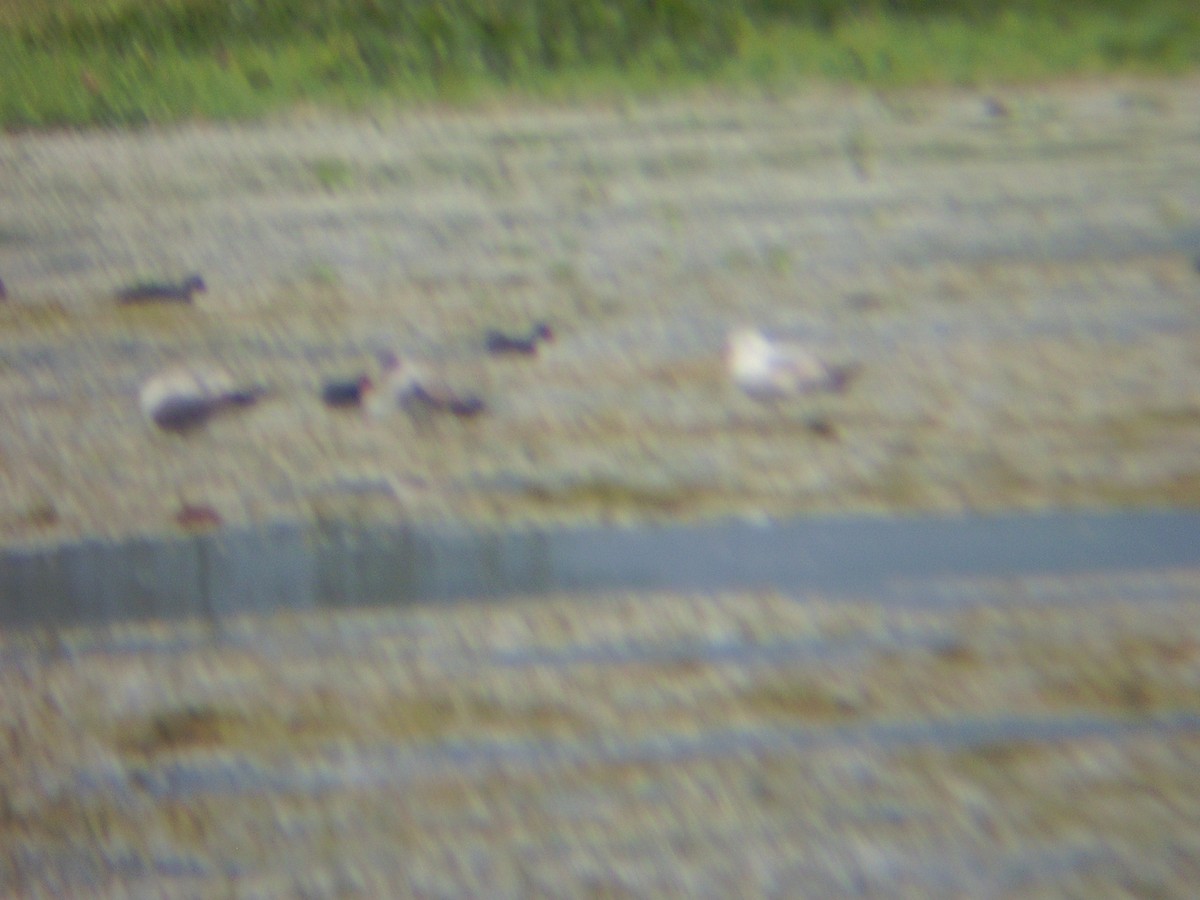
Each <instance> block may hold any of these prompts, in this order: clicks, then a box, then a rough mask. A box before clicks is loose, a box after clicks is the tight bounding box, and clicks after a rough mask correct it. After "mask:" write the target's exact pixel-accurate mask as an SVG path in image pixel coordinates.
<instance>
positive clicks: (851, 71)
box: [0, 0, 1200, 127]
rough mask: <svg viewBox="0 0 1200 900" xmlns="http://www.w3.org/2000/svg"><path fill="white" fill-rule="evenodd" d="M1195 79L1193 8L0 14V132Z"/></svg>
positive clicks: (59, 9) (173, 9)
mask: <svg viewBox="0 0 1200 900" xmlns="http://www.w3.org/2000/svg"><path fill="white" fill-rule="evenodd" d="M1198 63H1200V8H1198V7H1197V6H1196V5H1195V4H1193V3H1190V2H1187V0H1158V2H1153V3H1149V4H1134V3H1130V2H1125V0H1102V2H1093V3H1087V4H1080V3H1074V4H1053V3H1050V2H1048V0H1023V2H1016V3H1009V4H1005V5H1004V8H1003V9H1002V10H999V11H997V10H995V9H994V5H993V4H984V3H981V2H978V0H906V2H892V3H888V4H881V3H878V2H861V0H860V2H851V3H841V2H837V3H835V2H831V0H796V2H788V3H784V2H780V0H741V2H720V0H676V2H672V3H669V4H667V3H653V4H646V3H638V2H634V0H617V2H612V0H608V2H600V0H591V2H586V3H576V2H573V0H537V2H534V0H513V2H508V3H499V4H498V3H483V2H480V0H452V2H432V0H424V2H413V3H391V4H384V3H378V2H368V0H254V2H245V3H237V4H230V3H226V2H224V0H171V2H149V0H113V2H108V3H103V4H98V3H94V2H84V0H26V2H21V3H11V4H6V5H5V6H4V7H3V8H0V83H3V84H4V85H5V87H6V90H5V91H4V92H3V94H2V96H0V124H3V125H5V126H8V127H22V126H26V127H27V126H59V125H97V124H98V125H131V124H146V123H160V122H169V121H177V120H181V119H190V118H208V117H212V118H246V117H255V116H260V115H262V114H264V113H266V112H269V111H271V110H274V109H279V108H282V107H286V106H289V105H294V104H297V103H311V102H318V103H321V104H328V105H334V106H349V107H351V108H361V107H363V106H365V105H369V104H372V103H377V102H381V101H382V102H386V101H393V102H395V101H399V102H428V101H454V102H478V101H485V100H487V99H492V98H496V97H502V96H511V95H513V94H518V95H530V96H535V97H541V98H550V99H562V98H566V97H578V96H584V97H602V96H606V95H623V94H628V93H646V92H657V91H662V90H679V89H687V88H690V87H695V86H698V85H701V84H713V85H717V86H722V87H740V88H754V89H772V90H773V89H779V88H783V87H787V86H789V85H794V84H796V83H798V82H800V81H804V80H811V79H819V80H824V81H834V82H854V83H866V84H871V85H875V86H879V87H889V86H897V85H911V84H930V83H946V82H951V83H957V84H974V83H981V82H992V81H1027V80H1030V79H1037V78H1044V77H1049V76H1062V75H1079V74H1098V73H1110V72H1130V71H1133V72H1153V73H1175V72H1181V71H1184V70H1188V69H1194V68H1195V67H1196V66H1197V64H1198ZM997 114H998V115H1002V114H1003V108H1002V106H997Z"/></svg>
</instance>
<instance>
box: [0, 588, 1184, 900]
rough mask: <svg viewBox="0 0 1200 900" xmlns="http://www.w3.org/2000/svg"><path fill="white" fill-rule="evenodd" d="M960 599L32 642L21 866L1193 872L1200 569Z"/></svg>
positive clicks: (188, 879) (232, 879) (451, 884)
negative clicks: (934, 604) (951, 604)
mask: <svg viewBox="0 0 1200 900" xmlns="http://www.w3.org/2000/svg"><path fill="white" fill-rule="evenodd" d="M928 588H929V589H930V590H931V591H932V590H938V591H941V592H946V591H951V592H953V593H954V594H955V596H957V597H958V598H959V600H960V601H961V604H962V605H961V606H960V607H959V608H956V609H947V608H946V607H945V606H944V605H940V604H939V606H938V608H928V607H923V606H922V604H920V603H919V602H918V603H915V604H913V605H910V606H907V607H895V606H892V607H886V606H883V605H880V604H878V603H876V602H874V601H870V600H865V599H862V598H855V597H832V596H823V595H815V594H814V595H807V596H804V597H784V596H781V595H777V594H765V593H738V594H720V595H716V596H679V595H669V594H654V593H650V594H647V593H642V594H634V595H623V594H596V595H588V596H582V597H581V596H578V595H576V596H569V597H564V596H557V597H547V598H538V599H532V600H518V601H512V602H508V603H504V604H496V605H491V606H488V605H476V604H461V605H453V606H447V607H442V608H438V609H434V608H424V609H409V610H391V611H372V612H357V613H352V612H342V613H325V614H312V613H305V614H299V615H296V614H291V615H281V616H275V617H265V618H264V617H255V618H245V619H233V620H226V621H225V622H223V623H220V624H219V625H217V626H215V627H214V626H212V625H207V626H204V625H199V624H193V625H174V626H170V627H168V626H163V625H154V624H143V625H126V626H114V627H110V628H104V629H90V630H69V631H62V632H59V633H57V634H53V635H49V634H47V635H38V634H36V633H26V634H9V635H7V636H4V637H3V638H2V639H0V721H2V722H3V725H4V728H3V731H0V750H2V751H3V756H4V759H5V760H6V762H5V764H4V765H3V766H0V797H3V801H4V802H3V806H2V807H0V848H2V849H0V888H2V889H3V890H4V892H5V893H6V895H26V894H32V893H34V891H35V890H37V889H44V890H52V891H54V892H55V893H59V894H63V893H69V894H72V895H78V894H80V893H88V894H96V895H109V896H120V895H125V894H126V893H127V892H133V893H134V894H135V895H143V894H144V893H145V892H158V891H165V892H167V894H168V895H171V896H174V895H186V896H195V897H206V896H227V895H228V894H229V893H230V892H233V893H235V894H237V895H239V896H243V895H256V896H258V895H271V896H298V895H305V896H401V895H405V896H407V895H420V896H462V895H465V894H469V895H475V896H489V897H497V896H503V897H517V896H530V895H545V894H549V895H554V896H580V895H591V894H597V895H603V896H613V895H617V896H650V895H687V896H713V897H718V896H720V897H727V896H734V895H743V896H745V895H755V896H760V895H767V896H780V897H783V896H879V897H895V896H905V897H945V896H1022V897H1026V896H1088V897H1114V896H1160V897H1188V896H1192V895H1193V891H1194V885H1195V883H1196V880H1197V878H1200V867H1198V866H1200V862H1198V861H1200V774H1198V773H1200V767H1198V766H1200V703H1198V700H1200V693H1198V691H1200V677H1198V675H1197V673H1198V672H1200V626H1198V624H1197V618H1196V616H1195V608H1196V604H1197V602H1200V573H1197V572H1196V571H1194V570H1192V571H1186V570H1185V571H1178V572H1173V573H1129V574H1127V575H1124V576H1120V577H1114V576H1106V577H1104V578H1093V577H1086V576H1085V577H1078V578H1073V579H1060V578H1050V577H1039V578H1025V579H1002V580H972V579H960V580H958V581H957V582H955V583H954V584H938V583H936V582H932V583H930V584H929V585H928ZM980 601H984V602H982V603H981V602H980Z"/></svg>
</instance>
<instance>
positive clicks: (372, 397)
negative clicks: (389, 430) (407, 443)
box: [363, 351, 486, 418]
mask: <svg viewBox="0 0 1200 900" xmlns="http://www.w3.org/2000/svg"><path fill="white" fill-rule="evenodd" d="M379 361H380V364H381V365H382V366H383V374H382V376H381V377H380V379H379V383H378V384H374V383H370V384H368V386H367V387H366V389H365V391H364V394H363V403H364V405H365V406H366V408H367V412H368V414H370V415H371V416H373V417H375V418H380V417H382V416H385V415H387V414H388V413H389V412H391V411H392V410H395V409H406V410H410V411H417V410H421V409H426V410H437V411H444V412H449V413H453V414H454V415H456V416H464V417H470V416H474V415H477V414H478V413H481V412H483V410H484V409H485V408H486V405H485V404H484V402H483V400H482V399H481V398H480V397H477V396H475V395H474V394H463V393H460V392H458V391H456V390H455V389H454V388H452V387H450V385H448V384H447V383H446V382H445V381H443V380H442V379H440V378H438V377H436V376H435V375H434V374H433V373H432V372H431V371H430V370H429V369H428V368H427V367H425V366H423V365H421V364H420V363H414V362H406V361H404V360H401V359H399V358H398V357H397V356H396V355H395V354H394V353H391V352H388V351H385V352H383V353H380V354H379Z"/></svg>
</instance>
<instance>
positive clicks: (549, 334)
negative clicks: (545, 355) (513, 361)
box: [483, 322, 554, 356]
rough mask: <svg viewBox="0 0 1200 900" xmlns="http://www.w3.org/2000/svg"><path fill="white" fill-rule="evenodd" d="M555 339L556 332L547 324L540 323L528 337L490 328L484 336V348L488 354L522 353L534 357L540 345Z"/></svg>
mask: <svg viewBox="0 0 1200 900" xmlns="http://www.w3.org/2000/svg"><path fill="white" fill-rule="evenodd" d="M553 339H554V332H553V331H552V330H551V328H550V326H549V325H547V324H546V323H545V322H538V323H537V324H535V325H534V326H533V329H532V330H531V331H530V332H529V334H527V335H511V334H505V333H504V332H502V331H497V330H496V329H494V328H489V329H488V331H487V333H486V334H485V335H484V338H483V340H484V346H486V347H487V351H488V353H495V354H497V355H499V354H502V353H522V354H525V355H526V356H532V355H533V354H534V353H537V348H538V344H540V343H542V342H543V341H551V340H553Z"/></svg>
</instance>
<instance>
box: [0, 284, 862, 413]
mask: <svg viewBox="0 0 1200 900" xmlns="http://www.w3.org/2000/svg"><path fill="white" fill-rule="evenodd" d="M206 290H207V286H206V285H205V283H204V279H203V278H202V277H201V276H200V275H189V276H187V277H186V278H184V279H183V280H182V281H180V282H178V283H172V282H145V283H139V284H134V285H131V286H129V287H126V288H123V289H121V290H119V291H117V293H116V295H115V299H116V301H117V303H119V304H121V305H142V304H149V303H182V304H190V303H193V302H194V296H195V295H196V294H199V293H204V292H205V291H206ZM6 297H7V293H6V291H5V287H4V283H3V282H2V281H0V299H4V298H6ZM553 340H554V331H553V329H552V328H551V327H550V325H549V324H547V323H545V322H535V323H534V324H533V325H532V326H531V327H530V329H529V330H528V331H526V332H524V333H517V334H511V333H507V332H504V331H500V330H498V329H494V328H493V329H488V330H487V331H485V332H484V334H483V336H482V341H481V345H482V350H483V351H485V352H487V353H489V354H492V355H496V356H536V355H537V353H538V349H539V347H540V346H541V345H542V344H545V343H547V342H551V341H553ZM376 359H377V361H378V364H379V372H378V373H377V374H376V375H374V376H372V375H370V374H367V373H361V374H358V375H355V376H353V377H351V378H345V379H330V380H326V381H325V382H324V383H323V384H322V386H321V391H320V397H321V400H322V402H323V403H324V404H325V405H326V406H328V407H331V408H334V409H339V408H340V409H344V408H351V409H355V408H357V409H361V410H363V411H364V412H365V414H366V415H367V416H368V417H369V418H371V419H380V418H383V417H385V416H387V415H388V414H389V413H391V412H393V411H396V410H406V411H409V412H417V411H427V412H443V413H447V414H450V415H453V416H457V417H460V418H472V417H475V416H478V415H480V414H481V413H483V412H485V411H486V409H487V404H486V402H485V400H484V399H483V398H482V397H480V396H479V395H477V394H474V393H468V392H463V391H460V390H459V389H457V388H455V387H454V386H452V385H451V384H450V383H449V382H448V381H447V380H446V379H444V378H443V377H442V376H441V375H440V374H439V373H438V372H437V370H436V368H435V367H434V366H432V365H431V364H429V363H426V362H422V361H418V360H412V359H401V358H400V357H399V356H397V355H396V354H395V353H394V352H392V351H390V350H383V351H379V352H377V353H376ZM724 363H725V368H726V371H727V373H728V376H729V379H730V381H731V383H732V384H733V385H735V386H736V387H737V388H738V389H740V390H741V391H742V392H743V393H745V394H746V395H747V396H748V397H751V398H753V399H754V400H757V401H761V402H779V401H784V400H787V399H789V398H796V397H801V396H803V395H807V394H812V393H816V392H833V393H839V392H841V391H843V390H845V389H846V387H847V385H848V384H849V383H850V381H851V380H852V379H853V377H854V376H855V375H856V374H857V372H858V366H854V365H832V364H830V363H828V362H826V361H825V360H823V359H821V358H820V357H819V356H818V355H817V353H816V352H815V350H814V349H813V348H812V347H811V346H810V345H808V344H804V343H799V342H795V341H784V340H778V339H772V338H770V337H768V336H767V335H766V334H765V333H764V332H763V331H762V330H761V329H759V328H756V327H750V326H740V327H737V328H734V329H732V330H731V331H730V332H729V333H728V334H727V336H726V340H725V346H724ZM269 393H270V392H269V391H268V389H267V388H265V387H263V386H261V385H246V384H240V383H238V382H237V381H236V380H235V379H234V378H233V376H232V375H231V374H230V373H229V372H227V371H226V370H224V369H222V368H220V367H218V366H214V365H210V364H192V365H176V366H172V367H170V368H168V369H166V370H163V371H160V372H157V373H155V374H153V375H151V376H150V377H149V378H147V379H146V380H145V381H144V382H143V383H142V385H141V387H140V389H139V391H138V405H139V407H140V409H141V412H142V414H143V415H144V416H145V417H146V419H147V420H149V421H150V422H151V423H153V424H154V425H155V426H157V427H158V428H160V429H163V430H164V431H170V432H176V433H184V432H189V431H191V430H193V429H195V428H197V427H199V426H201V425H203V424H204V423H206V422H207V421H209V419H211V418H212V417H213V416H214V415H217V414H218V413H221V412H223V411H226V410H231V409H236V408H239V407H247V406H251V405H253V404H255V403H256V402H258V401H259V400H260V399H262V398H263V397H265V396H267V395H268V394H269Z"/></svg>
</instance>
